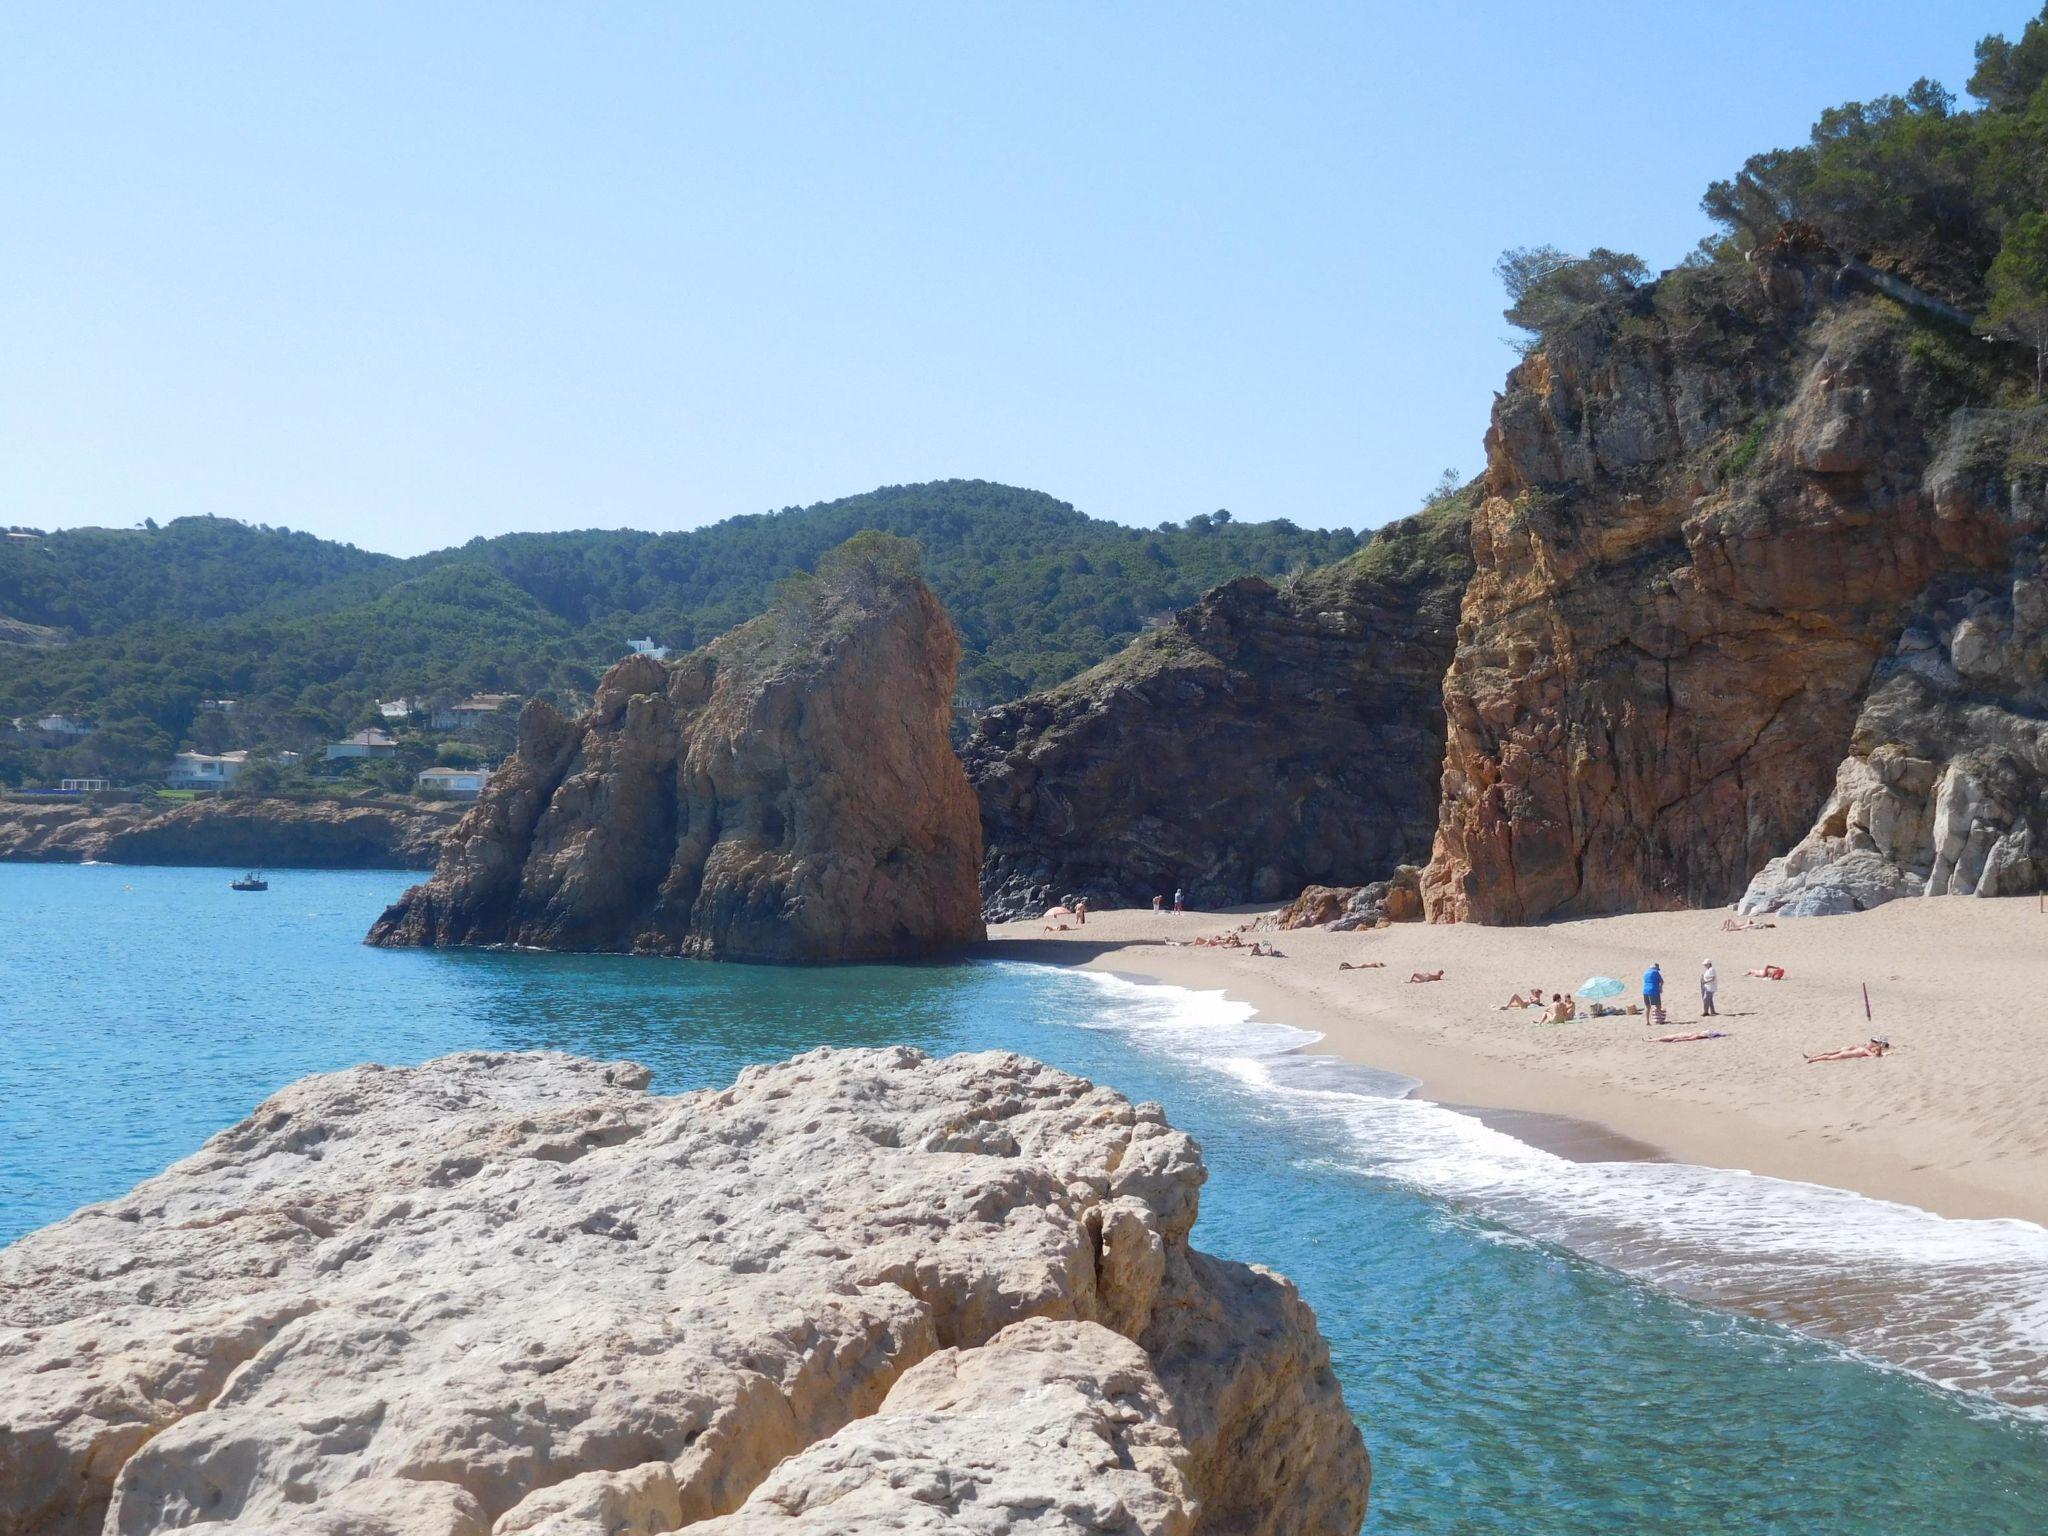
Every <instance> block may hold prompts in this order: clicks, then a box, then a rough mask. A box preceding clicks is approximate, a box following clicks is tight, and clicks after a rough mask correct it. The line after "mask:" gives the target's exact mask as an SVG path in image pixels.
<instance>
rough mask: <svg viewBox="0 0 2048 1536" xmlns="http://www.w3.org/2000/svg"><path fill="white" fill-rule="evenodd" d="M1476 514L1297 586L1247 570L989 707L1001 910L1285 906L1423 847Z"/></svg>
mask: <svg viewBox="0 0 2048 1536" xmlns="http://www.w3.org/2000/svg"><path fill="white" fill-rule="evenodd" d="M1465 525H1466V509H1465V504H1464V502H1463V501H1462V499H1459V498H1452V499H1451V500H1449V501H1447V502H1445V503H1443V504H1440V505H1439V506H1438V507H1437V508H1435V509H1433V510H1432V511H1430V512H1427V513H1423V514H1421V515H1419V516H1417V517H1415V518H1412V519H1409V520H1408V521H1406V522H1403V523H1398V524H1395V525H1393V526H1392V527H1390V528H1387V529H1385V530H1382V532H1381V533H1380V535H1379V536H1378V537H1377V538H1376V539H1375V540H1374V541H1373V543H1372V544H1371V545H1369V546H1368V547H1367V548H1366V549H1364V550H1362V551H1360V552H1359V553H1358V554H1357V555H1354V556H1352V557H1351V558H1350V559H1348V560H1344V561H1340V562H1339V563H1337V564H1336V565H1333V566H1328V567H1325V568H1324V569H1322V570H1319V571H1312V572H1309V573H1307V574H1306V575H1305V576H1303V577H1301V578H1298V579H1296V580H1293V581H1290V582H1288V583H1286V584H1284V585H1282V586H1280V587H1278V588H1276V587H1274V586H1273V585H1271V584H1270V583H1268V582H1266V581H1264V580H1262V579H1261V578H1258V577H1246V578H1243V579H1241V580H1238V581H1233V582H1230V583H1228V584H1227V585H1225V586H1222V587H1218V588H1217V589H1216V590H1215V591H1213V592H1211V593H1209V594H1208V595H1207V596H1205V597H1204V598H1203V599H1202V600H1201V602H1199V603H1197V604H1196V605H1195V606H1194V607H1192V608H1190V609H1187V610H1186V611H1184V612H1182V613H1181V614H1179V615H1178V616H1176V617H1175V619H1174V620H1173V622H1172V623H1171V624H1169V625H1166V626H1165V627H1163V628H1161V629H1158V630H1155V631H1152V632H1150V633H1148V634H1146V635H1142V636H1140V637H1139V638H1138V639H1137V640H1135V641H1133V642H1132V643H1131V645H1130V646H1129V647H1128V648H1126V649H1125V650H1124V651H1123V652H1121V653H1120V654H1119V655H1117V656H1114V657H1112V658H1110V660H1108V661H1106V662H1104V663H1103V664H1102V665H1100V666H1098V667H1096V668H1094V669H1093V670H1091V671H1089V672H1085V673H1083V674H1081V675H1080V676H1079V677H1076V678H1074V679H1072V680H1071V681H1069V682H1066V683H1063V684H1061V685H1060V686H1059V687H1057V688H1054V689H1051V690H1049V691H1048V692H1045V693H1040V694H1034V695H1032V696H1031V697H1029V698H1025V699H1022V700H1019V701H1018V702H1016V703H1014V704H1005V705H1002V706H1001V707H999V708H997V709H994V710H991V711H989V712H988V713H987V714H986V715H984V716H983V717H982V718H981V719H980V720H979V721H978V722H977V724H976V727H975V730H974V733H973V735H972V736H971V737H970V738H969V740H968V742H967V744H966V745H965V746H964V747H963V748H962V750H961V756H962V758H963V759H964V761H965V762H966V764H967V771H968V774H969V776H970V777H971V778H972V779H973V780H974V785H975V790H976V792H977V794H978V795H979V796H980V799H981V819H982V835H983V838H984V841H985V844H986V847H985V852H984V857H983V865H982V897H983V903H984V906H985V907H986V909H987V911H988V913H989V915H990V916H991V917H995V918H1013V917H1021V916H1025V915H1027V914H1029V913H1031V912H1033V911H1042V910H1043V909H1044V908H1045V907H1047V906H1049V905H1051V904H1052V903H1054V902H1056V901H1062V900H1066V899H1068V898H1070V897H1076V896H1084V897H1086V898H1087V899H1088V900H1090V901H1092V902H1094V903H1096V904H1097V905H1101V906H1124V905H1134V904H1138V905H1142V904H1143V903H1145V902H1148V901H1150V900H1151V899H1152V897H1153V896H1154V895H1170V894H1171V893H1172V892H1173V891H1174V890H1175V889H1176V888H1179V889H1183V890H1185V892H1186V893H1187V897H1188V899H1189V900H1190V901H1191V902H1194V903H1197V904H1199V905H1203V906H1219V905H1227V904H1230V903H1233V902H1240V901H1252V900H1267V899H1276V898H1279V897H1283V896H1292V895H1294V893H1296V892H1297V891H1299V890H1300V889H1301V888H1302V887H1303V886H1304V885H1308V884H1311V883H1322V884H1331V885H1336V884H1362V883H1364V882H1366V881H1369V880H1373V879H1376V878H1379V877H1381V876H1383V875H1384V874H1385V873H1386V872H1387V871H1388V870H1389V869H1391V868H1392V867H1393V866H1395V865H1396V864H1400V863H1403V862H1407V861H1419V860H1421V859H1422V858H1424V857H1425V856H1426V855H1427V853H1428V850H1429V846H1430V838H1431V834H1432V833H1433V831H1434V829H1435V824H1436V801H1437V793H1438V781H1439V778H1440V775H1441V772H1442V763H1443V709H1442V704H1441V690H1442V684H1443V674H1444V669H1445V668H1446V667H1447V666H1448V665H1449V664H1450V658H1451V650H1452V645H1453V642H1454V638H1455V629H1456V624H1457V612H1458V598H1459V594H1460V593H1461V592H1462V590H1463V588H1464V584H1465V581H1466V578H1467V576H1468V575H1469V574H1470V571H1471V560H1470V556H1469V554H1468V553H1467V548H1466V532H1465Z"/></svg>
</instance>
